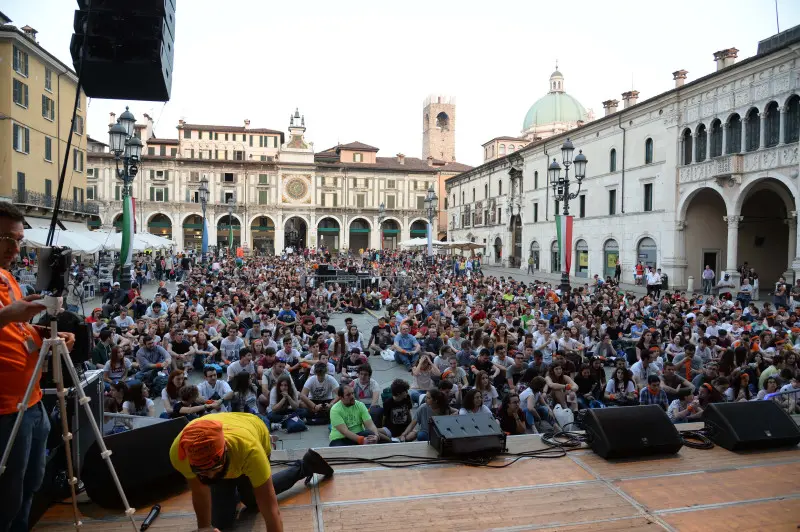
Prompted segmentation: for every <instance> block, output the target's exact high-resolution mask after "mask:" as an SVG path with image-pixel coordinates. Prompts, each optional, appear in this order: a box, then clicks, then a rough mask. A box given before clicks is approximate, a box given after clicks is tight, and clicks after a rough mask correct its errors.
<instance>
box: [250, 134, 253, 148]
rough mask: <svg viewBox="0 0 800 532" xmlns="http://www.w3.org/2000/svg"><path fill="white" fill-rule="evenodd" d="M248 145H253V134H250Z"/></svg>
mask: <svg viewBox="0 0 800 532" xmlns="http://www.w3.org/2000/svg"><path fill="white" fill-rule="evenodd" d="M250 147H251V148H252V147H253V135H250Z"/></svg>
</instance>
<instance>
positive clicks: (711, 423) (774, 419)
mask: <svg viewBox="0 0 800 532" xmlns="http://www.w3.org/2000/svg"><path fill="white" fill-rule="evenodd" d="M703 420H704V421H705V422H706V429H708V437H709V438H711V441H713V442H714V443H716V444H717V445H719V446H720V447H723V448H725V449H728V450H729V451H744V450H750V449H770V448H774V447H788V446H794V445H797V444H798V443H800V428H798V427H797V423H795V422H794V420H793V419H792V418H791V416H790V415H789V414H787V413H786V412H785V411H784V410H783V409H782V408H781V407H780V406H778V404H776V403H775V402H773V401H748V402H746V403H712V404H710V405H708V408H706V409H705V411H704V412H703Z"/></svg>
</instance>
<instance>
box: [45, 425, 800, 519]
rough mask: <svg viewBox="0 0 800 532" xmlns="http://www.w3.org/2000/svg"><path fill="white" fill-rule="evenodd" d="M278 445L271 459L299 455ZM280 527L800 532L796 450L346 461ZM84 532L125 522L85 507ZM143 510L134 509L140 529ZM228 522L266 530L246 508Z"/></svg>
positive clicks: (328, 451) (517, 441)
mask: <svg viewBox="0 0 800 532" xmlns="http://www.w3.org/2000/svg"><path fill="white" fill-rule="evenodd" d="M541 445H542V444H541V442H540V441H539V438H538V436H532V435H530V436H516V437H511V438H509V440H508V447H509V450H510V451H511V452H520V451H524V450H532V449H537V448H541ZM319 451H320V453H321V454H322V455H323V456H328V457H330V456H346V455H347V453H354V452H355V453H359V456H372V457H380V456H386V455H388V454H392V453H403V454H411V455H416V456H433V452H432V449H431V448H430V447H428V446H427V444H424V443H409V444H395V445H392V446H388V445H381V446H370V447H361V448H349V449H348V448H325V449H320V450H319ZM295 453H296V451H286V452H283V451H276V452H275V453H274V455H275V458H287V457H288V458H296V457H297V456H296V455H295ZM280 500H281V513H282V515H283V522H284V528H285V530H287V531H288V532H305V531H308V532H322V531H325V532H333V531H348V532H349V531H353V530H358V531H359V532H366V531H373V530H375V531H380V532H391V531H406V530H413V531H428V530H430V531H445V530H448V531H449V530H459V531H471V530H501V531H509V532H510V531H522V530H551V531H555V530H558V531H573V530H574V531H577V530H591V531H592V532H595V531H600V532H602V531H614V532H619V531H631V532H633V531H645V530H646V531H648V532H652V531H657V530H687V531H703V532H706V531H720V530H736V531H745V530H753V531H756V530H757V531H770V532H776V531H783V530H786V531H789V530H792V531H796V530H798V529H800V448H791V449H783V450H776V451H760V452H750V453H732V452H728V451H726V450H724V449H721V448H719V447H716V448H714V449H712V450H706V451H703V450H696V449H691V448H687V447H684V448H683V449H682V450H681V452H680V453H679V454H678V455H676V456H673V457H659V458H647V459H631V460H617V461H606V460H604V459H602V458H600V457H598V456H597V455H595V454H594V453H592V451H591V450H588V449H582V450H576V451H572V452H570V453H569V454H568V456H567V457H564V458H557V459H524V460H520V461H518V462H517V463H515V464H513V465H511V466H509V467H507V468H505V469H488V468H474V467H467V466H460V465H452V466H450V465H444V466H425V467H414V468H407V469H385V468H381V467H365V466H362V467H358V466H343V467H340V468H337V472H336V475H334V477H333V478H332V479H330V480H327V481H324V482H319V481H318V480H315V482H314V483H313V485H312V487H311V488H308V487H306V486H304V485H303V484H302V482H301V483H298V485H297V486H295V488H294V489H293V490H292V491H291V492H289V493H287V494H283V495H282V496H281V497H280ZM161 505H162V512H161V516H160V517H159V518H158V519H157V520H156V522H155V523H154V524H153V526H152V527H151V528H150V530H153V531H191V530H194V529H195V527H196V521H195V519H194V514H193V513H192V505H191V499H190V497H189V494H188V492H185V493H182V494H180V495H176V496H173V497H170V498H168V499H166V500H164V501H161ZM80 509H81V511H82V513H83V528H82V530H84V531H92V532H93V531H117V530H120V531H121V530H132V527H131V525H130V521H126V520H125V519H124V517H123V516H121V515H120V514H119V513H115V512H113V511H108V510H104V509H102V508H99V507H97V506H95V505H93V504H91V503H88V504H83V505H81V506H80ZM71 511H72V507H71V505H55V506H53V507H52V508H51V509H50V510H49V511H48V512H47V513H46V514H45V516H44V517H43V518H42V519H41V520H40V521H39V523H38V524H37V525H36V527H35V530H39V531H42V532H61V531H69V530H73V527H72V513H71ZM148 511H149V507H148V508H142V509H141V510H139V511H138V512H137V525H138V524H140V523H141V520H143V519H144V517H145V516H146V515H147V512H148ZM236 530H246V531H260V530H265V527H264V522H263V520H262V519H261V518H260V516H258V515H253V514H250V513H246V514H244V516H243V517H242V518H241V519H240V520H239V522H238V524H237V527H236Z"/></svg>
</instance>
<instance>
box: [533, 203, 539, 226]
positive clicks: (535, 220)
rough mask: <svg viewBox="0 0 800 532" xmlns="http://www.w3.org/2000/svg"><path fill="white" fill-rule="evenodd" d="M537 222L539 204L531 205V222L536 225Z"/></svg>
mask: <svg viewBox="0 0 800 532" xmlns="http://www.w3.org/2000/svg"><path fill="white" fill-rule="evenodd" d="M538 221H539V204H538V203H534V204H533V222H534V223H536V222H538Z"/></svg>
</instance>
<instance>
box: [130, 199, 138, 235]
mask: <svg viewBox="0 0 800 532" xmlns="http://www.w3.org/2000/svg"><path fill="white" fill-rule="evenodd" d="M131 216H133V232H134V233H136V232H137V231H138V230H139V228H138V227H137V224H136V198H134V197H133V196H131Z"/></svg>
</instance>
